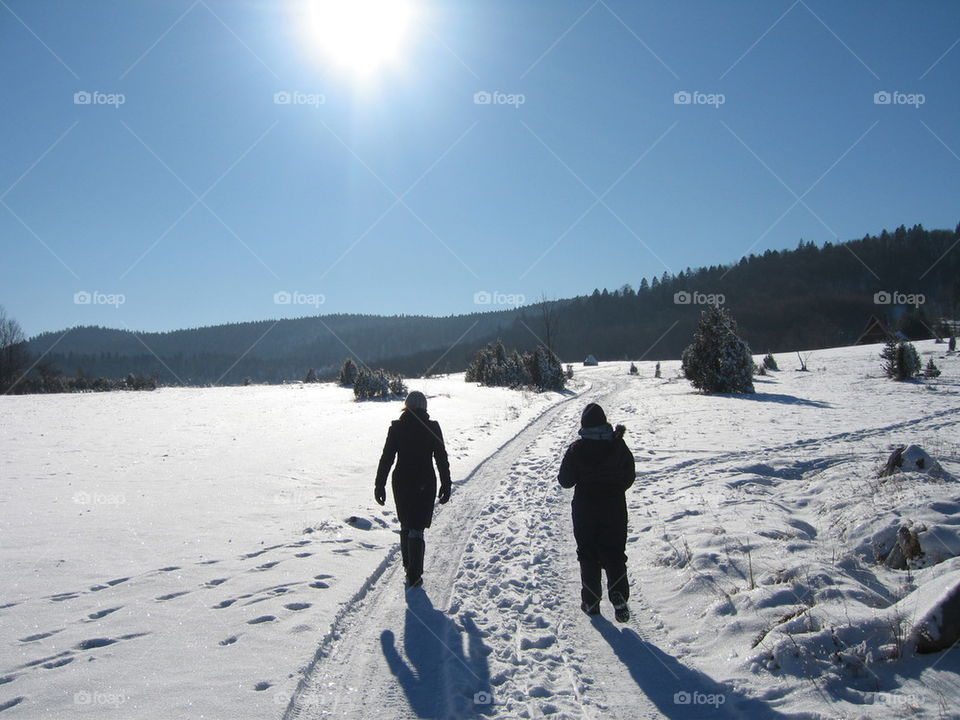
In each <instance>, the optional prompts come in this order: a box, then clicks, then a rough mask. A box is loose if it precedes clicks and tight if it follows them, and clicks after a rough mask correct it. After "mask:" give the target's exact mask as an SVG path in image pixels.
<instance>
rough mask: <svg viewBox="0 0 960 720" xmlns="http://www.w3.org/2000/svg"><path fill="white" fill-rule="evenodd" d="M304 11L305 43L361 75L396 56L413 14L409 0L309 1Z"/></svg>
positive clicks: (389, 62) (399, 52)
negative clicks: (305, 15) (305, 14)
mask: <svg viewBox="0 0 960 720" xmlns="http://www.w3.org/2000/svg"><path fill="white" fill-rule="evenodd" d="M306 13H307V17H306V18H305V19H306V22H305V25H304V30H305V32H306V33H307V42H308V43H310V44H311V45H312V46H313V47H314V48H315V49H316V50H318V51H319V52H320V53H322V55H323V56H324V57H325V59H326V60H327V61H328V62H331V63H333V64H334V65H337V66H339V67H340V68H342V69H345V70H348V71H350V72H353V73H355V74H357V75H361V76H369V75H371V74H373V73H375V72H376V71H378V70H380V69H381V68H383V67H384V66H386V65H389V64H392V63H394V62H396V61H397V60H398V59H399V57H400V55H401V51H402V50H403V45H404V42H405V40H406V38H407V36H408V34H409V32H410V29H411V28H410V26H411V24H412V21H413V19H414V14H415V13H414V7H413V4H412V2H410V0H308V2H307V5H306Z"/></svg>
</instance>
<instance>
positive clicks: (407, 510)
mask: <svg viewBox="0 0 960 720" xmlns="http://www.w3.org/2000/svg"><path fill="white" fill-rule="evenodd" d="M394 458H396V459H397V467H396V469H394V471H393V482H392V485H393V500H394V502H395V503H396V505H397V517H398V518H399V520H400V553H401V555H402V557H403V567H404V568H405V569H406V571H407V585H408V586H411V587H415V586H418V585H421V584H422V579H421V576H422V575H423V554H424V550H425V545H424V539H423V531H424V530H425V529H426V528H428V527H430V523H431V521H432V520H433V499H434V497H435V496H436V497H437V499H439V500H440V502H441V503H446V502H447V501H448V500H449V499H450V487H451V486H450V462H449V460H448V459H447V451H446V448H445V447H444V445H443V433H442V432H441V431H440V424H439V423H438V422H436V421H435V420H431V419H430V416H429V415H428V414H427V398H426V397H425V396H424V394H423V393H422V392H418V391H416V390H414V391H413V392H411V393H410V394H409V395H407V399H406V401H405V402H404V406H403V412H402V413H401V415H400V419H399V420H394V421H393V422H392V423H391V424H390V429H389V430H388V431H387V441H386V443H384V445H383V454H382V455H381V456H380V465H379V467H378V468H377V480H376V485H375V487H374V495H373V496H374V499H375V500H376V501H377V503H378V504H380V505H383V504H384V503H385V502H386V501H387V474H388V473H389V472H390V467H391V466H392V465H393V460H394ZM434 461H436V463H437V470H439V471H440V492H439V493H438V492H437V474H436V473H435V472H434V469H433V463H434Z"/></svg>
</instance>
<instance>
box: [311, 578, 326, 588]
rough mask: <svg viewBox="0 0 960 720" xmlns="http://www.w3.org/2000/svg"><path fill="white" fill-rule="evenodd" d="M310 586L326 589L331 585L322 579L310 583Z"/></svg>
mask: <svg viewBox="0 0 960 720" xmlns="http://www.w3.org/2000/svg"><path fill="white" fill-rule="evenodd" d="M310 587H312V588H315V589H317V590H326V589H327V588H328V587H330V586H329V585H327V583H325V582H323V581H322V580H317V582H312V583H310Z"/></svg>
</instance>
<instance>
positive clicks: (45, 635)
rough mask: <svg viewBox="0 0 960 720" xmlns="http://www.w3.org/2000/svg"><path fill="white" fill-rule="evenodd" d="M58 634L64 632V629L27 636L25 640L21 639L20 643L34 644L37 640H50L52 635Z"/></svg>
mask: <svg viewBox="0 0 960 720" xmlns="http://www.w3.org/2000/svg"><path fill="white" fill-rule="evenodd" d="M58 632H63V628H60V629H59V630H51V631H49V632H44V633H37V634H36V635H27V636H26V637H25V638H20V642H22V643H28V642H34V641H36V640H43V639H44V638H48V637H50V636H51V635H56V634H57V633H58Z"/></svg>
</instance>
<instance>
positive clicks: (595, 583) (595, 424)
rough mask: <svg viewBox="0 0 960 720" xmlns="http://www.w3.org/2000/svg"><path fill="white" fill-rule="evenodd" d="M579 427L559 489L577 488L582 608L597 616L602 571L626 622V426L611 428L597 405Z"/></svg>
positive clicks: (632, 471) (632, 472) (629, 471)
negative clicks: (578, 436) (578, 433)
mask: <svg viewBox="0 0 960 720" xmlns="http://www.w3.org/2000/svg"><path fill="white" fill-rule="evenodd" d="M580 426H581V427H580V439H578V440H576V441H575V442H573V443H572V444H571V445H570V447H568V448H567V452H566V454H565V455H564V456H563V462H561V463H560V477H559V480H560V484H561V485H562V486H563V487H565V488H575V490H574V493H573V534H574V537H575V538H576V540H577V559H578V560H579V561H580V581H581V585H582V587H581V590H580V598H581V601H582V603H581V606H580V607H581V609H582V610H583V611H584V612H585V613H587V614H588V615H597V614H598V613H599V612H600V600H601V598H602V597H603V589H602V587H601V575H600V573H601V570H603V571H605V572H606V574H607V593H608V597H609V598H610V602H611V603H612V604H613V607H614V610H615V612H616V618H617V620H619V621H620V622H626V621H627V620H629V619H630V610H629V608H628V607H627V600H629V598H630V584H629V582H628V581H627V554H626V546H627V499H626V490H627V489H628V488H629V487H630V486H631V485H633V481H634V479H635V478H636V466H635V462H634V459H633V453H632V452H630V449H629V448H628V447H627V444H626V443H625V442H624V440H623V435H624V433H625V432H626V428H625V427H624V426H623V425H617V427H616V429H614V428H613V427H611V426H610V424H609V423H608V422H607V416H606V414H605V413H604V412H603V408H601V407H600V406H599V405H597V404H596V403H590V404H589V405H587V407H586V408H585V409H584V411H583V414H582V415H581V417H580Z"/></svg>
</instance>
